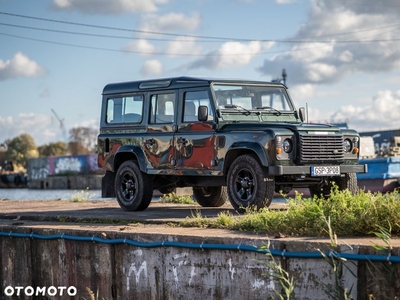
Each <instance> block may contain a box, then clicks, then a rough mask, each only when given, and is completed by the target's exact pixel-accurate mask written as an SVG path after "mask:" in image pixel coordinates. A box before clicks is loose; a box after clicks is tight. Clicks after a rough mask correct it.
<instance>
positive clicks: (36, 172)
mask: <svg viewBox="0 0 400 300" xmlns="http://www.w3.org/2000/svg"><path fill="white" fill-rule="evenodd" d="M48 174H49V169H48V168H47V167H42V168H32V169H31V172H30V173H29V178H30V179H44V178H46V177H47V175H48Z"/></svg>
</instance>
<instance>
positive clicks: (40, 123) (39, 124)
mask: <svg viewBox="0 0 400 300" xmlns="http://www.w3.org/2000/svg"><path fill="white" fill-rule="evenodd" d="M23 133H26V134H29V135H30V136H32V138H33V139H34V141H35V143H36V145H37V146H41V145H43V144H47V143H49V142H56V141H59V140H62V139H61V135H60V129H59V126H58V123H53V122H52V119H51V117H49V116H46V115H40V114H33V113H29V114H25V113H21V114H19V115H18V117H17V118H13V117H5V118H4V117H1V116H0V143H1V142H3V141H5V140H7V139H13V138H15V137H17V136H19V135H20V134H23Z"/></svg>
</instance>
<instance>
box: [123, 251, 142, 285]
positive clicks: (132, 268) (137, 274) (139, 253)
mask: <svg viewBox="0 0 400 300" xmlns="http://www.w3.org/2000/svg"><path fill="white" fill-rule="evenodd" d="M133 254H134V255H137V256H142V255H143V251H142V250H135V251H133ZM142 272H144V276H145V278H147V262H146V261H143V262H142V263H141V265H140V267H139V268H136V263H133V264H131V266H130V267H129V270H128V276H127V277H126V286H127V289H128V291H129V281H130V278H131V275H132V273H134V274H135V281H136V284H139V278H140V274H141V273H142Z"/></svg>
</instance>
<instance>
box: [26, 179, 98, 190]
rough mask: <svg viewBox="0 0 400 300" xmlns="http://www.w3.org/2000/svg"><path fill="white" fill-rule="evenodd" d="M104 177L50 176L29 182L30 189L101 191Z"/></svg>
mask: <svg viewBox="0 0 400 300" xmlns="http://www.w3.org/2000/svg"><path fill="white" fill-rule="evenodd" d="M102 177H103V175H70V176H49V177H46V178H42V179H36V180H29V181H28V188H30V189H50V190H51V189H53V190H54V189H57V190H63V189H72V190H77V189H82V190H86V189H87V188H89V189H91V190H97V189H99V190H101V178H102Z"/></svg>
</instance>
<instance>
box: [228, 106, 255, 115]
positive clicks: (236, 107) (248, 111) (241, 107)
mask: <svg viewBox="0 0 400 300" xmlns="http://www.w3.org/2000/svg"><path fill="white" fill-rule="evenodd" d="M224 108H235V109H238V108H240V109H243V110H244V111H245V112H247V113H248V114H251V111H250V110H248V109H246V108H244V107H243V106H240V105H236V104H226V105H224Z"/></svg>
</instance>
